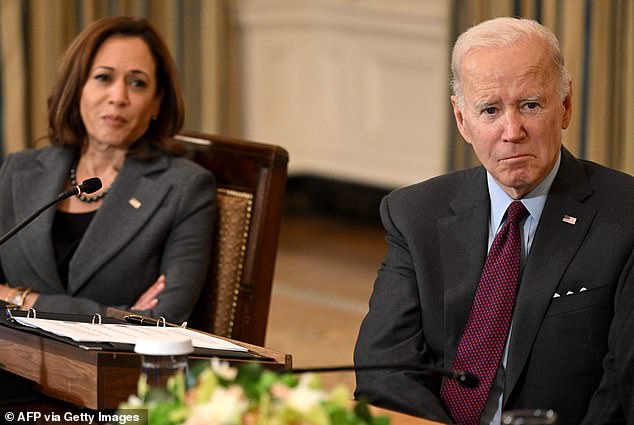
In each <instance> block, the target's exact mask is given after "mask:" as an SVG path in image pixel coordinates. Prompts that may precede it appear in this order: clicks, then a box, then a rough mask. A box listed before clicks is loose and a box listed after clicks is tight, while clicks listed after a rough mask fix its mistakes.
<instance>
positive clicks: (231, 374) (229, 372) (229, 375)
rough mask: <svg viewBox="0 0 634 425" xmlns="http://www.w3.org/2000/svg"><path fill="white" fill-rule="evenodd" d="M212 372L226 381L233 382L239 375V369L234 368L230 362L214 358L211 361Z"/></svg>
mask: <svg viewBox="0 0 634 425" xmlns="http://www.w3.org/2000/svg"><path fill="white" fill-rule="evenodd" d="M211 370H212V371H213V372H214V373H215V374H216V375H218V376H219V377H221V378H222V379H224V380H226V381H233V380H234V379H235V378H236V376H237V375H238V369H236V368H232V367H231V366H230V365H229V363H228V362H223V361H222V360H220V359H218V358H217V357H214V358H212V359H211Z"/></svg>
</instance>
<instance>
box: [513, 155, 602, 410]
mask: <svg viewBox="0 0 634 425" xmlns="http://www.w3.org/2000/svg"><path fill="white" fill-rule="evenodd" d="M591 193H592V189H591V187H590V184H589V182H588V181H587V179H586V176H585V173H584V171H583V168H582V166H581V164H580V163H579V162H578V161H577V160H576V159H574V157H572V155H571V154H570V153H569V152H568V151H567V150H565V149H563V150H562V162H561V166H560V170H559V172H558V174H557V177H556V178H555V181H554V182H553V186H552V187H551V190H550V192H549V194H548V199H547V201H546V204H545V205H544V211H543V213H542V216H541V219H540V221H539V225H538V228H537V231H536V233H535V239H534V242H533V244H532V247H531V252H530V254H529V256H528V258H527V262H526V266H525V269H524V273H523V276H522V279H521V284H520V289H519V293H518V297H517V303H516V305H515V311H514V315H513V329H512V334H511V342H510V346H509V358H508V367H507V371H506V372H507V373H506V384H505V397H504V399H505V400H507V399H508V396H509V394H510V393H511V391H512V390H513V388H514V387H515V385H516V384H517V381H518V379H519V376H520V375H521V372H522V370H523V368H524V366H525V363H526V360H527V358H528V355H529V354H530V351H531V347H532V346H533V343H534V341H535V337H536V335H537V333H538V331H539V328H540V327H541V323H542V320H543V318H544V315H545V313H546V310H547V308H548V306H549V304H550V302H551V300H552V297H553V294H554V293H555V290H556V288H557V285H558V284H559V282H560V280H561V278H562V276H563V274H564V272H565V270H566V268H567V267H568V264H569V263H570V261H571V260H572V258H573V257H574V255H575V252H577V250H578V248H579V246H580V245H581V243H582V241H583V240H584V238H585V236H586V233H587V232H588V229H589V228H590V224H591V223H592V220H593V219H594V216H595V214H596V211H595V210H594V209H593V208H591V207H588V206H587V205H585V204H583V203H581V201H583V200H584V199H586V198H587V197H588V196H590V195H591ZM565 215H569V216H571V217H576V219H577V220H576V223H575V224H569V223H567V222H565V221H563V219H564V216H565Z"/></svg>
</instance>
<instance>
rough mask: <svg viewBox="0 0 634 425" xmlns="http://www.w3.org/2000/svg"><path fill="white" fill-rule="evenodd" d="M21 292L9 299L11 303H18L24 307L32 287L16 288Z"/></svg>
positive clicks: (20, 306)
mask: <svg viewBox="0 0 634 425" xmlns="http://www.w3.org/2000/svg"><path fill="white" fill-rule="evenodd" d="M16 289H17V290H18V291H19V292H18V293H17V294H16V295H15V296H14V297H13V298H12V299H11V301H9V302H10V303H11V304H14V305H17V306H18V307H19V308H22V306H23V305H24V302H25V301H26V297H27V295H29V294H30V293H31V288H16Z"/></svg>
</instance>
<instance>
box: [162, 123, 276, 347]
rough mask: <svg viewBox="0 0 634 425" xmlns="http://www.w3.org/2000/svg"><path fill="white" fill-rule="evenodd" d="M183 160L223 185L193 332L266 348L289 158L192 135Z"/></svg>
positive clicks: (186, 137)
mask: <svg viewBox="0 0 634 425" xmlns="http://www.w3.org/2000/svg"><path fill="white" fill-rule="evenodd" d="M175 139H176V140H175V142H176V143H178V144H181V145H182V147H184V148H185V151H186V153H185V156H186V157H188V158H190V159H191V160H193V161H195V162H197V163H198V164H200V165H202V166H203V167H205V168H207V169H209V170H211V171H212V172H213V173H214V175H215V176H216V180H217V182H218V214H217V224H216V234H215V238H214V247H213V253H212V255H213V258H212V263H211V266H210V272H209V278H208V282H207V284H206V285H205V287H204V288H203V293H202V294H201V296H200V298H199V299H198V301H197V304H196V307H195V309H194V312H193V314H192V316H191V317H190V320H188V327H191V328H195V329H200V330H203V331H207V332H210V333H213V334H216V335H220V336H225V337H228V338H231V339H235V340H238V341H244V342H248V343H251V344H255V345H260V346H262V345H264V339H265V334H266V324H267V320H268V313H269V304H270V298H271V287H272V284H273V272H274V269H275V259H276V254H277V242H278V236H279V229H280V221H281V217H282V207H283V205H282V204H283V201H284V194H285V189H286V167H287V163H288V153H287V152H286V150H284V149H283V148H281V147H279V146H274V145H269V144H263V143H255V142H249V141H244V140H239V139H234V138H228V137H221V136H215V135H206V134H201V133H193V132H186V133H182V134H180V135H178V136H176V137H175Z"/></svg>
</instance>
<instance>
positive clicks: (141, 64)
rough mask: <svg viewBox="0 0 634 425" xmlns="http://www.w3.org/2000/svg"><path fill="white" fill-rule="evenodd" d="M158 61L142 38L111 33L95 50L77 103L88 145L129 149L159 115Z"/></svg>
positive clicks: (160, 98)
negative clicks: (154, 117) (156, 61)
mask: <svg viewBox="0 0 634 425" xmlns="http://www.w3.org/2000/svg"><path fill="white" fill-rule="evenodd" d="M161 100H162V96H161V95H160V94H159V93H158V91H157V81H156V63H155V61H154V57H153V56H152V53H151V52H150V49H149V47H148V46H147V44H146V43H145V41H144V40H143V39H142V38H140V37H135V36H120V35H115V36H111V37H110V38H108V39H106V41H104V42H103V44H102V45H101V46H100V47H99V50H97V53H96V55H95V58H94V60H93V63H92V67H91V68H90V73H89V74H88V79H87V80H86V82H85V83H84V87H83V89H82V92H81V99H80V102H79V108H80V114H81V118H82V120H83V123H84V126H85V127H86V132H87V138H88V140H87V141H88V143H89V144H90V145H93V146H103V147H107V146H110V147H116V148H122V149H125V150H127V149H128V148H129V147H130V146H131V145H132V144H133V143H134V142H136V141H137V140H138V139H139V138H140V137H141V136H142V135H143V134H144V133H145V131H146V130H147V128H148V126H149V125H150V121H151V119H152V117H153V116H156V115H158V113H159V110H160V108H161Z"/></svg>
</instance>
